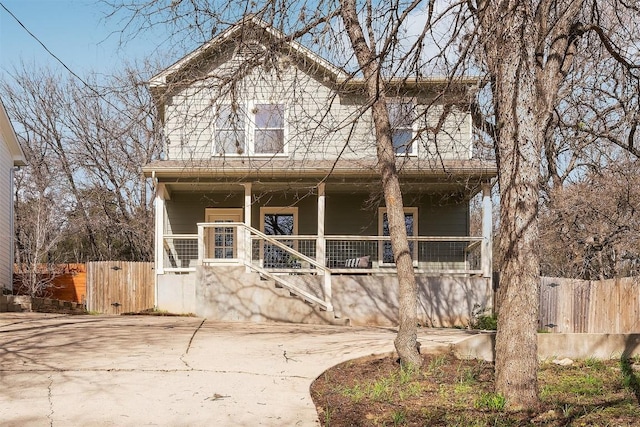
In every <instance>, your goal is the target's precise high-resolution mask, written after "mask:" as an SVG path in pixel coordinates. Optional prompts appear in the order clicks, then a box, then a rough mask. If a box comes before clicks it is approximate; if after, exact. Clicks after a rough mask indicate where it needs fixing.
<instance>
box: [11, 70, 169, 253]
mask: <svg viewBox="0 0 640 427" xmlns="http://www.w3.org/2000/svg"><path fill="white" fill-rule="evenodd" d="M88 80H89V79H88ZM90 80H91V82H92V83H91V86H86V85H85V84H84V83H82V82H78V81H77V80H74V79H73V78H65V77H63V76H62V75H60V74H59V73H57V72H55V71H52V70H48V69H38V70H36V69H30V68H29V67H28V66H26V65H24V64H23V65H22V68H20V69H15V70H14V72H13V75H12V76H11V78H9V79H7V80H5V81H3V82H2V84H1V86H0V90H2V92H3V98H4V99H6V100H7V101H6V103H7V110H8V113H9V114H10V116H11V117H12V120H13V122H14V124H15V125H16V131H17V134H18V137H19V138H20V140H21V143H22V145H23V146H24V147H25V150H26V152H27V155H28V157H29V159H30V166H29V167H28V168H25V170H24V171H23V172H22V175H20V176H19V184H20V185H19V186H18V191H17V192H16V203H17V207H16V212H17V215H18V226H17V233H18V241H19V246H18V250H17V256H18V257H19V259H20V261H24V260H26V259H30V260H33V262H34V263H42V262H45V260H46V259H47V258H48V259H50V260H55V261H56V262H72V261H75V262H83V261H88V260H99V259H131V260H148V259H151V258H152V256H153V244H152V241H153V236H152V233H151V230H152V227H151V226H150V224H152V223H153V214H152V199H153V197H152V194H151V189H150V186H149V185H150V184H149V183H148V182H147V180H146V179H145V178H144V176H143V174H142V171H141V167H142V165H143V164H145V163H147V162H149V161H151V160H152V159H154V158H157V157H158V156H159V152H160V150H159V143H160V139H159V138H158V136H157V134H156V130H155V128H154V126H155V120H153V113H154V111H153V110H151V109H150V107H149V102H148V96H149V94H148V91H147V90H146V88H145V86H144V85H143V84H141V80H142V78H141V77H140V74H139V73H138V72H137V71H134V69H127V70H124V72H120V74H119V75H117V76H114V77H112V78H110V79H108V80H107V81H102V85H103V86H100V85H99V84H98V83H99V82H98V79H97V78H90ZM41 229H42V230H46V233H45V234H39V230H41ZM45 236H46V238H45ZM43 239H44V240H43ZM45 241H46V243H45ZM34 245H35V246H37V247H39V248H41V249H40V250H42V248H46V251H45V252H46V253H47V254H48V255H46V256H45V255H43V254H38V253H36V252H34V250H33V249H29V247H34ZM27 251H28V253H27Z"/></svg>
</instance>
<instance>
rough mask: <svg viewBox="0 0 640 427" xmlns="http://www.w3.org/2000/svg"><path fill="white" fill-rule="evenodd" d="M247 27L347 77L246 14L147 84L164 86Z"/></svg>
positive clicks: (335, 74)
mask: <svg viewBox="0 0 640 427" xmlns="http://www.w3.org/2000/svg"><path fill="white" fill-rule="evenodd" d="M249 28H253V29H259V30H262V31H265V32H266V33H267V34H269V35H270V36H272V37H273V38H274V39H275V40H278V41H279V42H282V43H283V44H284V45H286V46H287V47H288V48H289V49H290V50H291V51H292V52H295V53H297V54H298V55H300V56H302V57H303V58H305V60H307V61H310V62H311V63H313V64H314V65H315V66H316V67H318V68H317V69H319V70H322V72H324V73H326V74H328V75H329V76H331V77H332V78H333V80H334V81H339V80H345V79H347V78H348V74H347V73H345V72H344V71H343V70H341V69H340V68H338V67H336V66H335V65H333V64H331V63H330V62H329V61H327V60H325V59H324V58H322V57H321V56H320V55H318V54H316V53H314V52H313V51H311V50H310V49H308V48H306V47H305V46H303V45H302V44H300V43H298V42H297V41H295V40H292V39H291V38H289V37H287V36H286V35H285V34H284V33H282V32H281V31H279V30H277V29H275V28H273V27H272V26H271V25H269V24H267V23H266V22H264V21H263V20H261V19H259V18H258V17H256V16H255V15H248V16H246V17H245V18H244V19H242V20H240V21H238V22H237V23H235V24H234V25H232V26H230V27H229V28H227V29H226V30H225V31H223V32H222V33H220V34H219V35H217V36H216V37H214V38H213V39H211V40H210V41H208V42H207V43H205V44H203V45H202V46H200V47H199V48H197V49H196V50H194V51H192V52H191V53H189V54H188V55H186V56H184V57H183V58H182V59H179V60H178V61H177V62H175V63H174V64H173V65H171V66H170V67H168V68H167V69H165V70H163V71H161V72H160V73H158V74H156V75H155V76H153V77H152V78H151V79H149V86H150V87H151V88H154V87H161V86H164V85H165V84H166V83H167V78H168V77H170V76H171V75H173V74H175V73H177V72H179V71H181V70H183V69H184V68H186V67H188V66H189V65H191V64H194V63H196V62H197V61H198V60H199V59H200V58H202V57H204V56H205V55H206V54H207V52H210V51H211V50H213V49H217V48H219V47H221V46H222V45H223V44H225V43H227V42H228V41H230V40H234V39H235V38H236V37H237V36H238V35H240V34H242V32H243V31H246V30H247V29H249Z"/></svg>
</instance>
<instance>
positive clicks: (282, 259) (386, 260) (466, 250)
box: [163, 223, 483, 275]
mask: <svg viewBox="0 0 640 427" xmlns="http://www.w3.org/2000/svg"><path fill="white" fill-rule="evenodd" d="M201 225H202V227H203V233H202V234H203V238H202V243H204V247H203V248H202V253H203V256H202V258H199V255H198V235H196V234H169V235H165V236H164V241H163V242H164V263H163V266H164V270H165V271H173V272H189V271H195V267H196V265H197V264H198V263H204V264H211V263H217V264H220V263H230V264H234V263H235V264H237V263H238V262H239V261H238V250H239V249H242V250H244V249H243V248H244V247H247V248H251V250H250V251H246V253H245V255H243V257H244V258H246V256H248V257H249V258H248V262H249V263H250V264H251V265H252V266H257V267H261V268H264V269H266V270H268V271H271V272H274V273H317V272H318V267H317V265H318V264H320V265H322V266H323V267H326V268H327V269H329V270H331V272H333V273H366V272H370V273H393V272H395V265H394V264H393V256H392V254H391V242H390V238H389V237H388V236H350V235H344V236H325V237H324V242H325V243H324V248H323V249H324V253H325V256H324V257H323V258H324V259H318V258H319V257H318V236H304V235H298V236H267V235H264V234H263V236H266V239H265V238H264V237H262V236H260V235H259V234H258V233H260V234H262V233H261V232H259V231H258V230H255V229H252V230H254V231H255V233H251V234H250V243H249V240H247V237H246V236H244V238H243V239H239V238H237V237H235V235H236V233H237V232H238V231H236V230H238V229H239V230H241V231H242V230H245V231H244V233H245V234H246V226H245V225H244V224H241V223H228V224H225V225H224V227H225V228H229V230H228V232H227V233H226V235H228V236H231V235H232V236H234V237H233V238H232V240H233V241H237V242H238V244H233V245H231V248H228V247H227V248H225V246H224V245H219V247H218V248H217V253H216V248H214V249H212V251H213V252H212V253H210V254H206V250H207V249H206V247H207V246H210V245H209V244H208V242H205V241H206V240H207V236H206V231H205V230H206V229H211V228H213V227H216V228H221V225H220V224H217V223H216V224H201ZM220 234H221V233H218V237H217V238H218V239H220V238H221V237H220ZM482 240H483V239H482V237H467V236H460V237H455V236H435V237H433V236H419V237H413V236H411V237H409V246H410V248H411V250H412V255H413V260H414V267H415V271H416V273H420V274H471V275H476V274H482V259H481V246H482ZM274 242H279V243H281V244H282V245H284V246H282V245H276V244H275V243H274ZM243 244H244V245H243ZM233 246H235V248H234V247H233ZM284 247H286V249H284ZM225 251H226V252H225ZM229 251H230V252H229ZM243 253H244V252H243ZM298 254H300V255H304V256H305V257H307V258H308V259H303V257H301V256H299V255H298ZM205 255H207V256H205ZM199 259H200V261H199ZM353 260H358V261H359V262H357V263H354V262H353ZM312 261H313V262H312ZM349 261H352V262H349ZM365 262H366V265H365Z"/></svg>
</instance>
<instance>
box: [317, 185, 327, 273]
mask: <svg viewBox="0 0 640 427" xmlns="http://www.w3.org/2000/svg"><path fill="white" fill-rule="evenodd" d="M324 212H325V195H324V182H321V183H320V184H318V238H317V239H316V261H318V262H319V263H320V264H322V265H325V251H326V241H325V239H324Z"/></svg>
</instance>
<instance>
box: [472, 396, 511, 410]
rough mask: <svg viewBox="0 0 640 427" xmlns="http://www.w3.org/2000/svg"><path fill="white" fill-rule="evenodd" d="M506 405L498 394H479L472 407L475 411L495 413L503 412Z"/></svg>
mask: <svg viewBox="0 0 640 427" xmlns="http://www.w3.org/2000/svg"><path fill="white" fill-rule="evenodd" d="M506 404H507V400H506V399H505V398H504V396H503V395H501V394H499V393H480V396H478V398H477V399H476V400H475V402H474V404H473V406H474V408H476V409H481V410H487V411H493V412H495V411H502V410H504V407H505V405H506Z"/></svg>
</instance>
